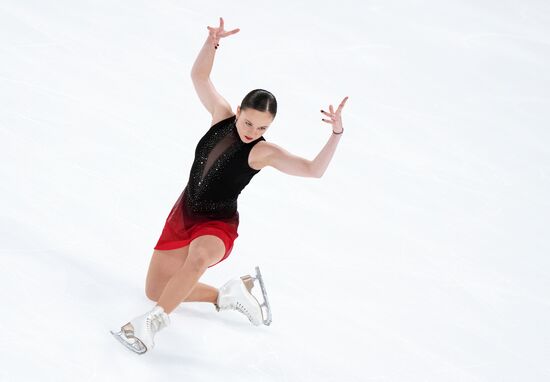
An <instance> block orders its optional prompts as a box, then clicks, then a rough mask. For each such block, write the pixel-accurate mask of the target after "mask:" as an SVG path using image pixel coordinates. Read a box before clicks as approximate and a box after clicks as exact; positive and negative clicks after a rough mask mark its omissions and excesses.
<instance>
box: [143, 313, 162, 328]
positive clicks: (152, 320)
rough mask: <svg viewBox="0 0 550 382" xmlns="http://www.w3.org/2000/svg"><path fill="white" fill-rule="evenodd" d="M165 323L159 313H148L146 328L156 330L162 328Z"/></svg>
mask: <svg viewBox="0 0 550 382" xmlns="http://www.w3.org/2000/svg"><path fill="white" fill-rule="evenodd" d="M164 325H165V322H164V320H163V319H162V317H160V316H159V315H155V314H153V315H150V316H149V317H148V318H147V329H149V330H150V331H152V332H158V331H159V330H160V329H162V328H163V327H164Z"/></svg>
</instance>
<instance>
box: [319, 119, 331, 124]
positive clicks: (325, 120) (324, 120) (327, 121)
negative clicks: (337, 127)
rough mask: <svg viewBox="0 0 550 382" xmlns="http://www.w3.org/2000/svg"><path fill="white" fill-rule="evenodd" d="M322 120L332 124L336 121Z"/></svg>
mask: <svg viewBox="0 0 550 382" xmlns="http://www.w3.org/2000/svg"><path fill="white" fill-rule="evenodd" d="M321 121H323V122H326V123H328V124H331V125H332V124H333V123H334V121H329V120H328V119H321Z"/></svg>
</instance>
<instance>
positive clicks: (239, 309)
mask: <svg viewBox="0 0 550 382" xmlns="http://www.w3.org/2000/svg"><path fill="white" fill-rule="evenodd" d="M235 309H237V310H238V311H239V312H241V313H242V314H244V315H245V316H246V317H248V319H249V320H250V321H252V314H250V312H249V311H248V310H247V309H246V308H245V307H244V305H241V303H240V302H237V303H236V304H235Z"/></svg>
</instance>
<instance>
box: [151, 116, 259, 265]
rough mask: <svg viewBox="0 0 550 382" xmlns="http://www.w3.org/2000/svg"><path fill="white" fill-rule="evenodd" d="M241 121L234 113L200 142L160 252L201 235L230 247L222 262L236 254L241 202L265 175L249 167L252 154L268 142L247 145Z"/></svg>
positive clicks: (164, 229)
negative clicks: (241, 196) (253, 182)
mask: <svg viewBox="0 0 550 382" xmlns="http://www.w3.org/2000/svg"><path fill="white" fill-rule="evenodd" d="M235 121H236V116H235V115H233V116H231V117H229V118H226V119H224V120H222V121H220V122H218V123H216V124H214V125H213V126H212V127H210V129H209V130H208V131H207V132H206V134H205V135H204V136H203V137H202V138H201V139H200V140H199V143H198V144H197V147H196V149H195V159H194V161H193V165H192V166H191V171H190V173H189V180H188V182H187V185H186V186H185V189H184V190H183V192H182V193H181V195H180V196H179V198H178V200H177V201H176V203H175V204H174V206H173V207H172V210H171V211H170V213H169V214H168V217H167V218H166V222H165V225H164V228H163V230H162V234H161V236H160V238H159V240H158V242H157V244H156V246H155V249H158V250H169V249H176V248H181V247H185V246H186V245H189V243H190V242H191V241H192V240H193V239H195V238H197V237H198V236H201V235H215V236H218V237H219V238H220V239H222V241H223V242H224V244H225V255H224V256H223V258H222V259H221V260H220V261H218V263H219V262H221V261H223V260H225V259H226V258H227V257H228V256H229V254H230V253H231V250H232V249H233V242H234V241H235V239H236V238H237V237H238V236H239V234H238V232H237V229H238V227H239V212H238V210H237V198H238V196H239V194H240V193H241V191H242V190H243V189H244V188H245V186H246V185H247V184H248V183H249V182H250V180H251V179H252V177H253V176H254V175H256V174H257V173H258V172H260V170H255V169H253V168H252V167H250V166H249V165H248V156H249V154H250V150H252V148H253V147H254V146H255V145H256V144H257V143H258V142H260V141H265V138H264V137H260V138H258V139H256V140H254V141H252V142H250V143H245V142H243V141H242V140H241V138H240V137H239V134H238V132H237V126H236V125H235ZM218 263H216V264H218ZM216 264H213V265H211V266H210V267H212V266H214V265H216Z"/></svg>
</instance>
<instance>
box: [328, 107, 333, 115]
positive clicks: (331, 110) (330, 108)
mask: <svg viewBox="0 0 550 382" xmlns="http://www.w3.org/2000/svg"><path fill="white" fill-rule="evenodd" d="M328 109H329V110H330V112H331V113H332V114H334V109H333V108H332V105H330V106H329V107H328Z"/></svg>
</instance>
